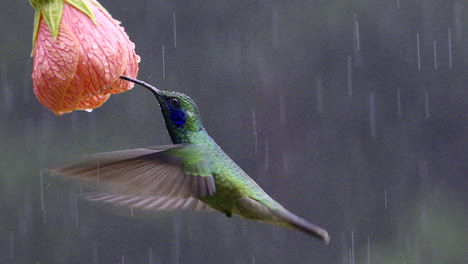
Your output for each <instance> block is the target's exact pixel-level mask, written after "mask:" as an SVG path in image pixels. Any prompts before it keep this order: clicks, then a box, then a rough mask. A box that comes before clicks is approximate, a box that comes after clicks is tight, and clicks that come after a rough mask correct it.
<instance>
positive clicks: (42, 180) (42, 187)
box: [39, 170, 45, 213]
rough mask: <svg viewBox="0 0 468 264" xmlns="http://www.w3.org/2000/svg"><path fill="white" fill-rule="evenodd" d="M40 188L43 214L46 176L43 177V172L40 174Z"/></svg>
mask: <svg viewBox="0 0 468 264" xmlns="http://www.w3.org/2000/svg"><path fill="white" fill-rule="evenodd" d="M39 186H40V188H41V211H42V213H44V209H45V208H44V207H45V205H44V175H43V172H42V170H41V172H40V178H39Z"/></svg>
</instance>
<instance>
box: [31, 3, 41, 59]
mask: <svg viewBox="0 0 468 264" xmlns="http://www.w3.org/2000/svg"><path fill="white" fill-rule="evenodd" d="M40 21H41V13H40V12H38V11H36V12H35V13H34V29H33V38H32V51H31V56H33V55H34V50H35V49H36V41H37V33H38V32H39V22H40Z"/></svg>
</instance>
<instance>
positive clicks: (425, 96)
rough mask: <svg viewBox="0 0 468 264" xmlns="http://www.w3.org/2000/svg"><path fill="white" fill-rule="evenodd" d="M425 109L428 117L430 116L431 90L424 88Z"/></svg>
mask: <svg viewBox="0 0 468 264" xmlns="http://www.w3.org/2000/svg"><path fill="white" fill-rule="evenodd" d="M424 109H425V113H426V119H428V118H429V92H428V91H427V89H426V90H424Z"/></svg>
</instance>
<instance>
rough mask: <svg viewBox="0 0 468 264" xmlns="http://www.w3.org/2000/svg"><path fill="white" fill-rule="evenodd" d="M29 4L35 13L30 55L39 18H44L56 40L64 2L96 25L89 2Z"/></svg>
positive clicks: (40, 1) (34, 1) (61, 0)
mask: <svg viewBox="0 0 468 264" xmlns="http://www.w3.org/2000/svg"><path fill="white" fill-rule="evenodd" d="M29 2H30V3H31V5H32V6H33V7H34V9H35V10H36V13H35V14H34V30H33V49H32V52H31V55H32V54H33V53H34V49H35V47H36V39H37V34H38V32H39V25H40V20H41V17H42V18H44V20H45V22H46V24H47V26H48V27H49V30H50V32H51V33H52V36H53V37H54V40H55V39H57V37H58V33H59V28H60V21H61V20H62V14H63V6H64V4H65V2H67V4H70V5H72V6H73V7H75V8H76V9H78V10H80V11H81V12H83V13H84V14H86V15H87V16H88V17H89V19H91V20H92V21H93V23H94V24H97V22H96V18H95V16H94V14H93V12H92V10H91V7H90V6H89V5H90V2H89V0H29ZM95 2H96V1H93V3H95ZM96 3H97V2H96ZM99 6H100V5H99Z"/></svg>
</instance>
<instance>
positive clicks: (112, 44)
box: [30, 0, 140, 115]
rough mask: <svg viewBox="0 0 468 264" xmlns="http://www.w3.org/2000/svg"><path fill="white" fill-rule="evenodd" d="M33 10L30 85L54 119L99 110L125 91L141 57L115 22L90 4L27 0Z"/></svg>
mask: <svg viewBox="0 0 468 264" xmlns="http://www.w3.org/2000/svg"><path fill="white" fill-rule="evenodd" d="M30 2H31V4H32V5H33V7H34V8H35V9H36V17H35V26H34V28H35V30H34V34H33V52H32V54H33V72H32V79H33V86H34V93H35V94H36V97H37V98H38V100H39V101H40V102H41V103H42V104H43V105H44V106H46V107H47V108H49V109H50V110H52V111H53V112H54V113H55V114H57V115H63V114H65V113H69V112H72V111H73V110H89V109H94V108H97V107H99V106H101V105H102V104H103V103H104V102H105V101H106V100H107V99H108V98H109V97H110V95H111V94H113V93H120V92H125V91H127V90H129V89H131V88H132V87H133V83H131V82H125V81H123V80H121V79H119V76H121V75H127V76H130V77H136V76H137V74H138V62H139V60H140V57H139V56H138V55H136V53H135V45H134V44H133V43H132V42H131V41H130V39H129V38H128V36H127V34H126V33H125V31H124V29H123V28H122V27H121V26H119V22H118V21H116V20H115V19H113V18H112V17H111V15H110V14H109V13H108V12H107V11H106V10H105V9H104V8H103V7H102V6H101V5H100V4H99V3H98V2H96V1H94V0H30Z"/></svg>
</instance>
